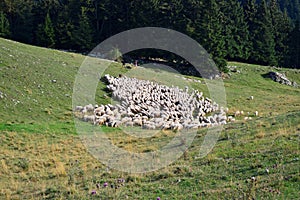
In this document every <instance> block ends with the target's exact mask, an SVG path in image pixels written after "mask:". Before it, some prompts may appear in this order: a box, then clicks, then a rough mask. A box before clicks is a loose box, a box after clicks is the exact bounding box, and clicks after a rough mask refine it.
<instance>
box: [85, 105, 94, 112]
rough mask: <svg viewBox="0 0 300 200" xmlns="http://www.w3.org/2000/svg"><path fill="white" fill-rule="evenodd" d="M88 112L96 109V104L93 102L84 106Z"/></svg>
mask: <svg viewBox="0 0 300 200" xmlns="http://www.w3.org/2000/svg"><path fill="white" fill-rule="evenodd" d="M84 108H85V109H86V110H87V111H88V112H92V111H94V106H93V105H92V104H89V105H86V106H85V107H84Z"/></svg>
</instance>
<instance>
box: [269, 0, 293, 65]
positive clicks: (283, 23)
mask: <svg viewBox="0 0 300 200" xmlns="http://www.w3.org/2000/svg"><path fill="white" fill-rule="evenodd" d="M269 7H270V14H271V19H272V31H273V34H274V38H275V55H276V59H277V62H278V64H279V65H280V66H283V65H284V57H285V56H286V54H287V46H288V44H287V38H288V35H289V33H290V31H291V23H290V19H289V17H288V15H287V12H286V10H285V12H282V11H281V10H280V8H279V5H278V3H277V0H271V1H270V4H269Z"/></svg>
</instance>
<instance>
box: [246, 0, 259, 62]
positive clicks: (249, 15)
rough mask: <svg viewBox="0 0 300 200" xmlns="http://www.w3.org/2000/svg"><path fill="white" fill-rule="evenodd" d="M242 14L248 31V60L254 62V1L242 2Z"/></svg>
mask: <svg viewBox="0 0 300 200" xmlns="http://www.w3.org/2000/svg"><path fill="white" fill-rule="evenodd" d="M244 13H245V18H246V22H247V25H248V31H249V40H248V44H247V46H248V47H249V58H248V60H249V61H250V62H255V60H256V59H255V58H254V51H255V50H254V48H253V45H254V40H255V38H254V35H255V28H256V26H257V22H256V16H255V15H256V13H257V5H256V2H255V0H246V1H245V2H244Z"/></svg>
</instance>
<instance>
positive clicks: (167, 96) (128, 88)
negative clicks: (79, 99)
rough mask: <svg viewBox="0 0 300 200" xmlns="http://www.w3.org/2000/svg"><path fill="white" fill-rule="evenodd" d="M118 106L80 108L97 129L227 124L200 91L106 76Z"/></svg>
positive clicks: (223, 115)
mask: <svg viewBox="0 0 300 200" xmlns="http://www.w3.org/2000/svg"><path fill="white" fill-rule="evenodd" d="M105 79H106V81H107V83H108V85H107V88H108V89H109V90H110V91H111V92H112V98H113V100H115V101H117V102H118V104H116V105H111V104H108V105H100V106H98V105H96V106H93V105H91V104H90V105H86V106H77V107H76V108H75V110H76V112H77V113H78V114H79V115H80V116H81V118H82V119H83V120H84V121H88V122H92V123H94V124H95V125H106V126H111V127H119V126H140V127H142V128H144V129H163V130H181V129H198V128H200V127H208V126H216V125H222V124H226V120H227V117H226V112H225V111H224V110H223V109H222V108H219V106H218V105H217V104H216V103H215V102H212V100H210V99H209V98H205V97H203V94H202V92H199V91H197V90H193V91H188V90H189V88H188V87H186V88H185V89H179V88H178V87H168V86H165V85H159V84H157V83H154V82H151V81H148V80H139V79H136V78H129V77H126V76H120V77H112V76H110V75H105Z"/></svg>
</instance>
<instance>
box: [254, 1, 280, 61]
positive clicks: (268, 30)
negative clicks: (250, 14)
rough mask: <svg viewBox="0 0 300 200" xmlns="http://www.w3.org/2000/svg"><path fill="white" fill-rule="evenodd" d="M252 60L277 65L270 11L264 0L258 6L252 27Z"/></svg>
mask: <svg viewBox="0 0 300 200" xmlns="http://www.w3.org/2000/svg"><path fill="white" fill-rule="evenodd" d="M253 29H254V30H253V31H254V32H253V34H254V38H253V41H252V43H253V58H252V59H253V60H255V61H256V62H257V63H259V64H264V65H277V61H276V57H275V41H274V34H273V30H272V21H271V16H270V11H269V9H268V7H267V3H266V1H265V0H262V1H261V3H260V5H259V6H258V9H257V12H256V15H255V24H254V28H253Z"/></svg>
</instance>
